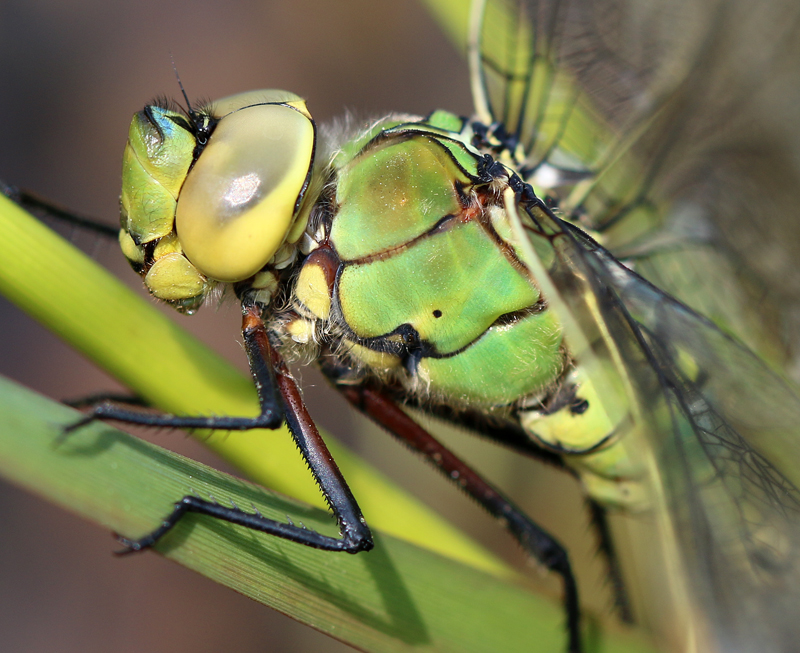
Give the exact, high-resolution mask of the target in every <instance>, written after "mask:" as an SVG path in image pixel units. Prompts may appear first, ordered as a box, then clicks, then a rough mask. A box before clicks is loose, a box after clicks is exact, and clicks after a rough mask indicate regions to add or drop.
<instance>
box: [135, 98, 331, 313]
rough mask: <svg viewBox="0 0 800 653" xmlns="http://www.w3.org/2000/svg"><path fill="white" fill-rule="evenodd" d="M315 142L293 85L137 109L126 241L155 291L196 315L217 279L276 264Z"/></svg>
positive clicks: (232, 278)
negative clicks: (196, 104) (193, 104)
mask: <svg viewBox="0 0 800 653" xmlns="http://www.w3.org/2000/svg"><path fill="white" fill-rule="evenodd" d="M315 140H316V132H315V126H314V122H313V120H312V119H311V116H310V114H309V113H308V110H307V109H306V106H305V102H304V101H303V100H301V99H300V98H299V97H297V96H296V95H293V94H292V93H288V92H286V91H277V90H269V91H251V92H248V93H242V94H239V95H234V96H231V97H228V98H224V99H222V100H219V101H217V102H213V103H211V104H209V105H208V106H206V107H204V108H202V109H200V110H191V109H190V110H189V111H188V112H187V111H182V110H179V109H177V108H170V107H167V106H162V105H160V104H156V105H150V106H147V107H145V108H144V109H143V110H142V111H140V112H138V113H137V114H136V115H134V117H133V121H132V123H131V128H130V132H129V134H128V143H127V145H126V147H125V155H124V161H123V174H122V177H123V181H122V197H121V216H122V217H121V226H122V229H121V231H120V243H121V245H122V249H123V252H124V254H125V256H126V257H127V258H128V260H129V261H130V262H131V264H132V265H133V266H134V268H135V269H137V271H138V272H139V273H140V274H142V276H143V277H144V279H145V285H146V286H147V287H148V289H149V290H150V292H152V293H153V295H155V296H156V297H158V298H159V299H163V300H165V301H167V302H169V303H171V304H173V305H174V306H175V307H176V308H178V309H179V310H181V311H184V312H192V311H194V310H195V309H196V308H197V307H199V306H200V304H202V302H203V300H204V299H205V296H206V294H207V293H208V291H209V289H210V287H211V286H212V285H213V284H214V283H215V282H223V283H235V282H240V281H244V280H246V279H249V278H250V277H252V276H254V275H255V274H256V273H258V272H259V271H260V270H261V269H262V268H263V267H264V266H265V265H267V264H268V263H269V262H270V260H271V259H272V258H273V256H274V255H275V254H276V252H277V251H278V250H279V248H280V247H281V245H283V243H284V241H285V240H286V237H287V235H288V234H289V233H290V232H291V231H292V226H293V224H294V221H295V218H296V216H297V215H298V211H299V209H300V206H301V203H302V200H303V197H304V195H305V191H306V188H307V187H308V183H309V180H310V177H311V169H312V165H313V159H314V147H315Z"/></svg>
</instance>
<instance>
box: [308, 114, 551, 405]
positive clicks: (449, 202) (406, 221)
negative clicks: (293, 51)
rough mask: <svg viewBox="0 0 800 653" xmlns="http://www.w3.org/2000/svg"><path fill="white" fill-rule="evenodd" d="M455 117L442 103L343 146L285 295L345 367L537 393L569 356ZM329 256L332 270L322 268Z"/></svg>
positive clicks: (466, 391) (453, 400)
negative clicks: (331, 338)
mask: <svg viewBox="0 0 800 653" xmlns="http://www.w3.org/2000/svg"><path fill="white" fill-rule="evenodd" d="M462 126H463V121H462V120H461V119H459V118H457V117H455V116H453V115H452V114H446V113H443V112H439V113H436V114H433V115H432V116H431V117H430V118H428V120H427V121H422V122H412V123H409V122H406V123H400V122H397V121H390V120H387V121H384V122H382V123H379V124H376V125H375V126H374V127H373V128H372V129H371V130H370V131H368V132H367V133H366V134H365V135H363V136H362V137H360V138H358V139H355V140H354V141H352V142H351V143H350V144H349V145H348V146H347V147H346V149H344V150H342V152H341V153H340V154H339V155H338V156H337V158H336V159H335V160H334V165H333V173H332V174H333V175H334V176H335V191H334V192H333V193H332V196H331V197H330V198H329V200H328V202H329V209H328V210H327V212H326V214H327V216H328V217H327V218H326V224H325V225H324V229H323V230H322V233H323V234H324V235H323V236H322V239H321V241H320V242H319V245H320V250H321V251H317V252H314V253H312V254H311V255H310V256H309V257H308V258H307V259H306V260H305V262H304V263H303V266H302V269H301V272H300V274H299V277H298V279H297V284H296V297H297V298H298V300H299V302H301V303H302V305H303V308H304V309H305V311H304V312H305V313H306V314H308V313H309V312H310V313H311V314H312V315H314V316H315V317H316V318H317V319H318V320H321V321H323V322H325V323H326V324H325V326H324V327H323V329H322V332H323V333H335V334H336V336H335V342H334V343H332V344H333V345H334V346H333V347H332V349H333V350H334V351H335V352H337V353H338V354H339V355H340V356H341V357H343V358H345V359H346V360H347V362H349V363H351V364H352V363H355V365H356V367H358V368H360V369H362V370H366V371H367V372H374V373H375V374H377V375H379V376H386V375H390V376H392V377H393V378H394V379H395V380H397V381H399V382H400V383H401V384H402V385H403V386H404V387H405V388H406V390H407V391H409V392H411V393H414V394H416V395H418V396H423V397H425V398H431V399H433V400H436V401H446V402H448V403H450V404H455V405H467V404H468V405H470V406H472V407H483V408H491V407H500V406H511V405H513V404H515V402H517V401H518V400H520V399H521V398H523V397H531V396H539V395H542V394H544V393H546V392H547V390H548V389H550V388H551V387H552V386H553V385H554V384H555V383H556V382H557V381H558V380H559V379H560V377H561V375H562V372H563V369H564V365H565V359H566V355H565V352H564V348H563V345H562V336H561V328H560V325H559V323H558V321H557V319H556V317H555V316H554V315H553V314H552V312H551V311H548V310H547V308H546V305H545V303H544V302H543V301H542V299H541V297H540V294H539V292H538V290H537V289H536V288H535V287H533V286H532V285H531V284H530V282H529V280H528V278H527V277H526V276H525V275H523V274H522V264H521V263H520V261H519V260H518V259H517V257H516V254H515V252H514V249H513V247H512V246H511V245H509V244H508V243H507V242H506V241H505V240H504V239H503V237H502V236H501V235H500V233H498V231H497V230H496V229H495V226H494V225H493V220H492V211H493V210H497V209H496V206H495V205H496V204H497V202H496V201H495V199H494V195H495V194H496V193H495V190H494V189H493V188H492V183H491V180H488V179H487V178H486V176H485V175H482V174H481V173H480V166H479V162H480V156H481V155H480V153H479V152H477V151H476V150H474V149H473V148H471V147H470V146H469V145H468V144H467V142H465V140H466V138H467V137H465V136H462V134H461V133H460V128H461V127H462ZM467 131H468V130H467ZM318 233H319V231H318ZM322 251H324V252H325V254H324V255H323V254H322ZM323 258H324V259H325V262H324V263H323ZM331 260H333V261H334V263H333V267H335V274H334V273H332V272H330V271H329V272H327V273H323V270H322V269H323V268H326V269H328V270H330V268H331V267H332V266H331ZM323 278H328V279H329V282H327V283H320V282H318V281H319V280H321V279H323ZM321 294H325V295H327V296H323V297H320V295H321Z"/></svg>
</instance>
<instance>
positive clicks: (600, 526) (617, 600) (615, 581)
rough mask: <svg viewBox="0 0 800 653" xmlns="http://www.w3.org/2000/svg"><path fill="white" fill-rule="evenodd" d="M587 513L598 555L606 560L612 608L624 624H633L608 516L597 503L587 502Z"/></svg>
mask: <svg viewBox="0 0 800 653" xmlns="http://www.w3.org/2000/svg"><path fill="white" fill-rule="evenodd" d="M588 503H589V512H590V514H591V520H592V526H593V527H594V529H595V532H596V533H597V537H598V539H599V547H598V548H599V550H600V553H601V554H602V555H603V557H604V558H605V560H606V565H607V572H608V579H609V581H610V582H611V592H612V595H613V597H614V607H615V608H616V610H617V614H618V615H619V618H620V619H621V620H622V621H624V622H625V623H626V624H632V623H634V618H633V612H632V608H631V603H630V599H629V597H628V592H627V590H626V589H625V581H624V580H623V577H622V568H621V567H620V564H619V557H618V556H617V549H616V547H615V546H614V540H613V538H612V537H611V532H610V531H609V528H608V516H607V511H606V509H605V508H604V507H603V506H601V505H600V504H599V503H597V502H596V501H593V500H589V502H588Z"/></svg>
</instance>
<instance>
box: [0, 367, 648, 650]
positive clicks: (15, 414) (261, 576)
mask: <svg viewBox="0 0 800 653" xmlns="http://www.w3.org/2000/svg"><path fill="white" fill-rule="evenodd" d="M78 416H79V413H77V412H75V411H73V410H71V409H69V408H66V407H64V406H62V405H60V404H57V403H55V402H53V401H51V400H48V399H45V398H43V397H41V396H39V395H36V394H35V393H33V392H31V391H29V390H26V389H24V388H22V387H20V386H17V385H15V384H13V383H12V382H10V381H8V380H7V379H4V378H2V377H0V474H2V475H4V476H6V477H8V478H9V479H11V480H12V481H14V482H15V483H17V484H19V485H21V486H23V487H26V488H28V489H30V490H31V491H33V492H36V493H37V494H40V495H42V496H44V497H45V498H47V499H48V500H50V501H53V502H54V503H57V504H60V505H62V506H63V507H65V508H67V509H69V510H71V511H73V512H76V513H78V514H79V515H82V516H84V517H86V518H88V519H92V520H94V521H96V522H99V523H100V524H102V525H104V526H105V527H107V528H108V529H110V530H113V531H116V532H120V533H124V534H125V535H128V536H134V537H135V536H138V535H140V534H143V533H145V532H147V531H149V530H151V529H152V528H153V526H154V524H157V523H158V521H159V519H160V518H162V517H163V516H164V515H165V514H167V513H168V512H169V511H170V509H171V505H172V503H173V502H174V501H175V500H176V498H178V497H180V496H183V495H184V494H186V493H188V492H194V493H197V494H199V495H200V496H203V497H207V496H208V495H211V496H213V497H214V498H215V499H216V500H217V501H219V502H220V503H223V504H226V503H228V502H229V501H231V500H232V501H234V502H235V503H236V505H238V506H240V507H242V508H249V507H250V506H251V505H255V506H256V507H257V508H258V510H260V511H261V512H262V513H263V514H264V515H266V516H268V517H272V518H275V519H285V515H287V514H289V515H291V516H292V518H293V519H294V520H295V521H296V522H297V521H302V522H303V523H304V524H305V525H306V526H307V527H309V528H311V529H314V530H319V531H321V532H324V533H330V534H333V533H335V531H336V528H335V524H334V522H333V520H332V519H331V517H330V515H328V514H327V513H326V512H324V511H322V510H319V509H317V508H312V507H308V506H304V505H302V504H299V503H297V502H295V501H293V500H291V499H287V498H284V497H279V496H276V495H275V494H273V493H270V492H267V491H265V490H263V489H262V488H260V487H257V486H255V485H252V484H250V483H247V482H244V481H241V480H239V479H236V478H233V477H231V476H229V475H226V474H223V473H222V472H218V471H216V470H213V469H211V468H209V467H206V466H204V465H201V464H199V463H197V462H195V461H192V460H189V459H187V458H184V457H182V456H180V455H178V454H175V453H172V452H170V451H167V450H165V449H162V448H160V447H157V446H155V445H152V444H149V443H146V442H143V441H141V440H139V439H137V438H134V437H132V436H130V435H127V434H126V433H123V432H121V431H118V430H116V429H114V428H112V427H110V426H109V425H107V424H101V423H95V424H92V425H90V426H88V427H86V428H82V429H80V430H79V431H77V432H75V433H73V434H72V435H71V436H70V437H69V438H68V439H67V440H66V441H65V442H63V443H61V444H60V445H57V446H56V444H55V442H56V440H57V439H58V437H59V434H60V433H61V432H62V430H61V429H62V427H63V425H64V424H69V423H71V422H73V421H74V420H75V419H76V417H78ZM158 550H159V552H160V553H162V554H163V555H165V556H167V557H168V558H170V559H172V560H174V561H176V562H179V563H180V564H183V565H186V566H187V567H189V568H191V569H194V570H196V571H198V572H199V573H201V574H203V575H205V576H207V577H209V578H211V579H213V580H215V581H217V582H219V583H222V584H224V585H227V586H229V587H231V588H233V589H235V590H237V591H239V592H241V593H242V594H245V595H246V596H249V597H251V598H253V599H254V600H256V601H259V602H261V603H264V604H265V605H269V606H271V607H273V608H275V609H277V610H280V611H281V612H284V613H286V614H288V615H290V616H292V617H294V618H296V619H298V620H300V621H302V622H304V623H307V624H309V625H311V626H313V627H314V628H317V629H318V630H320V631H322V632H325V633H328V634H330V635H332V636H333V637H336V638H337V639H340V640H342V641H345V642H348V643H350V644H352V645H354V646H356V647H358V648H360V649H363V650H367V651H407V650H430V651H475V652H485V651H494V650H502V651H528V652H531V651H542V652H547V653H550V652H553V651H560V650H563V646H564V639H565V638H564V632H563V628H562V625H561V624H562V621H563V615H562V613H561V610H560V608H559V607H558V606H557V605H556V604H554V603H553V602H552V601H549V600H547V599H544V598H542V597H540V596H537V595H535V594H532V593H530V592H528V591H526V590H524V589H523V588H521V587H519V586H517V585H515V584H514V583H511V582H508V581H505V580H501V579H499V578H497V577H496V576H493V575H490V574H486V573H484V572H480V571H477V570H475V569H474V568H472V567H468V566H466V565H462V564H460V563H457V562H455V561H453V560H451V559H448V558H445V557H442V556H439V555H437V554H434V553H431V552H430V551H428V550H425V549H422V548H419V547H416V546H414V545H412V544H409V543H408V542H405V541H402V540H399V539H397V538H394V537H392V536H390V535H386V534H383V533H376V547H375V550H373V551H371V552H369V553H366V554H359V555H355V556H351V555H346V554H332V553H329V552H323V551H316V550H313V549H310V548H308V547H304V546H298V545H296V544H294V543H291V542H285V541H282V540H280V539H278V538H274V537H268V536H264V535H261V534H258V533H254V532H253V531H249V530H247V529H244V528H241V527H238V526H233V525H231V524H226V523H222V522H219V521H216V520H210V519H207V518H203V517H197V516H190V517H187V518H186V519H185V520H184V521H182V522H181V523H180V524H179V525H178V526H177V527H176V529H175V530H174V531H173V532H172V533H170V534H169V535H168V536H167V537H165V538H164V540H162V542H161V543H160V544H159V546H158ZM145 555H148V554H145ZM333 557H335V558H336V564H332V562H331V560H332V558H333ZM595 644H596V646H594V647H593V648H592V650H596V651H600V650H602V651H619V652H622V651H624V652H630V653H634V652H636V651H644V650H647V649H645V648H643V647H642V646H641V645H639V644H637V643H636V642H634V641H632V640H629V639H628V638H625V639H621V638H615V639H614V640H613V641H611V640H609V641H606V642H600V641H596V642H595Z"/></svg>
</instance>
